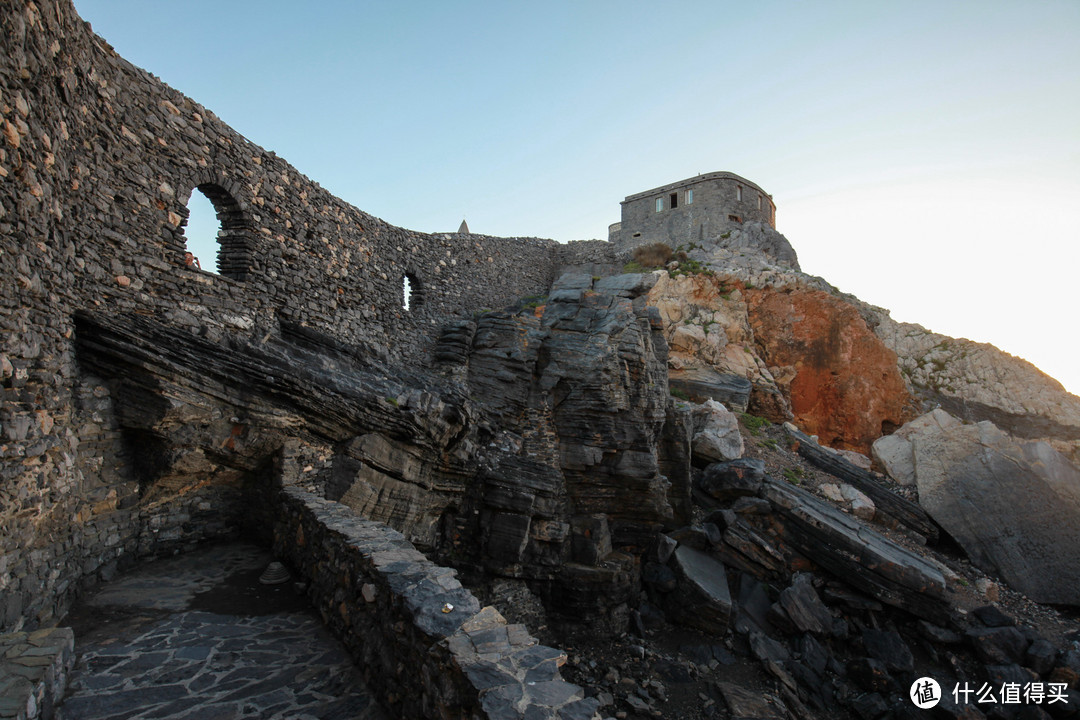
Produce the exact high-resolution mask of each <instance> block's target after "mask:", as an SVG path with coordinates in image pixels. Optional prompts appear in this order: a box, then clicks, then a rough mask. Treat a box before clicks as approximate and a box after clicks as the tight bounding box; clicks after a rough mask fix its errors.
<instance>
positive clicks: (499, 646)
mask: <svg viewBox="0 0 1080 720" xmlns="http://www.w3.org/2000/svg"><path fill="white" fill-rule="evenodd" d="M274 548H275V551H276V553H277V554H278V555H279V556H280V557H282V558H283V559H285V561H286V562H288V563H289V564H290V565H292V567H293V568H294V569H295V570H296V571H297V572H298V573H299V574H300V575H301V576H302V577H303V578H304V579H305V580H306V581H307V582H308V595H309V597H310V598H311V600H312V601H313V602H314V604H315V605H316V607H317V608H318V609H319V610H320V612H321V613H322V617H323V620H324V621H325V622H326V624H327V626H328V627H329V628H330V629H331V630H333V631H334V632H335V633H336V634H337V635H338V636H339V637H340V638H341V639H342V641H343V642H344V643H345V645H346V646H347V647H348V648H349V650H350V651H351V652H352V653H353V654H354V656H355V657H356V658H357V660H358V664H359V667H360V669H361V671H362V672H363V673H364V674H365V679H366V680H367V682H368V684H369V686H370V687H371V688H373V689H375V691H376V692H377V693H378V694H379V695H380V696H381V697H380V699H381V701H382V703H383V705H384V707H385V708H386V709H387V710H388V711H389V713H390V714H391V715H392V716H394V717H429V718H434V717H439V718H479V717H490V718H538V719H539V718H555V717H559V718H566V719H571V718H580V719H581V720H589V719H590V718H593V717H594V715H595V711H596V708H597V706H598V702H597V700H595V699H593V698H585V697H584V691H583V690H582V688H580V687H579V686H577V685H572V684H570V683H567V682H564V681H563V680H562V678H561V677H560V674H559V667H560V666H561V665H562V664H563V663H565V662H566V655H565V654H564V653H563V652H562V651H560V650H556V649H554V648H549V647H545V646H543V645H539V644H537V641H536V639H535V638H533V637H531V636H530V635H529V633H528V630H527V629H526V628H525V626H523V625H509V624H507V622H506V620H504V619H503V618H502V616H501V615H500V614H499V613H498V612H497V611H496V610H495V609H494V608H491V607H487V608H483V609H481V607H480V603H479V602H478V601H477V600H476V598H475V597H474V596H473V595H472V593H470V592H469V591H468V590H466V589H465V588H463V587H462V586H461V583H460V582H458V580H457V579H456V577H455V575H456V573H455V571H453V570H451V569H448V568H443V567H439V566H437V565H435V564H434V563H432V562H430V561H429V560H427V559H426V558H425V557H424V556H423V555H422V554H420V553H419V552H418V551H417V550H416V549H415V548H414V547H413V546H412V545H411V544H409V542H408V541H407V540H405V538H404V536H402V535H401V533H399V532H397V531H396V530H392V529H391V528H388V527H387V526H385V525H383V524H382V523H377V522H372V521H370V520H364V519H362V518H359V517H357V516H356V515H355V514H353V513H352V512H351V511H350V510H349V509H348V508H346V507H345V506H343V505H339V504H338V503H335V502H332V501H329V500H324V499H322V498H320V497H318V496H316V495H313V494H311V493H307V492H304V491H301V490H296V489H286V490H283V491H282V493H281V502H280V504H279V505H278V511H277V518H276V522H275V524H274Z"/></svg>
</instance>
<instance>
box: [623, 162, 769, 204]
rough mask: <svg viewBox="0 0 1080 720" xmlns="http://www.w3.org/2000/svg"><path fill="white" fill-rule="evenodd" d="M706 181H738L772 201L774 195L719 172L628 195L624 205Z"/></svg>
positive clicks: (737, 176)
mask: <svg viewBox="0 0 1080 720" xmlns="http://www.w3.org/2000/svg"><path fill="white" fill-rule="evenodd" d="M706 180H736V181H738V182H740V183H743V184H744V185H746V186H747V187H751V188H754V189H755V190H757V191H758V192H760V193H761V194H762V195H764V196H765V197H767V198H769V200H770V202H771V201H772V195H770V194H769V193H767V192H765V191H764V190H762V189H761V186H759V185H758V184H757V183H753V182H750V181H749V180H747V179H746V178H744V177H741V176H739V175H736V174H735V173H733V172H727V171H726V170H719V171H717V172H710V173H705V174H704V175H695V176H694V177H692V178H686V179H685V180H679V181H678V182H673V183H668V184H667V185H661V186H660V187H656V188H653V189H652V190H645V191H644V192H639V193H634V194H633V195H627V196H626V199H625V200H623V203H628V202H631V201H633V200H640V199H641V198H645V197H649V196H650V195H659V194H662V193H666V192H670V191H671V190H678V189H679V188H682V187H686V186H687V185H692V184H694V183H699V182H704V181H706Z"/></svg>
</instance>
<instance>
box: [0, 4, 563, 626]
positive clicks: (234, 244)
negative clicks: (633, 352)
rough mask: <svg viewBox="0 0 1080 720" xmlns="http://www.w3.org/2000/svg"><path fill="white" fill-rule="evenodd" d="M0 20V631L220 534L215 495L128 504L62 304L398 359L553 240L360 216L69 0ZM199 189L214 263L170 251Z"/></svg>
mask: <svg viewBox="0 0 1080 720" xmlns="http://www.w3.org/2000/svg"><path fill="white" fill-rule="evenodd" d="M0 28H2V30H0V45H2V53H0V277H2V278H3V279H4V283H3V284H2V285H0V330H2V332H0V399H2V405H0V459H2V465H0V628H2V629H14V628H19V627H23V626H28V627H33V626H36V625H39V624H42V623H48V622H50V621H52V620H55V619H56V618H57V617H59V616H60V615H61V614H62V613H63V612H64V610H65V608H66V607H67V605H68V603H69V602H70V600H71V598H72V596H73V594H74V593H75V592H76V591H77V589H78V587H79V586H80V584H82V583H83V582H84V580H85V581H93V580H94V579H95V578H96V577H98V576H99V575H100V574H102V573H104V574H106V575H107V574H108V573H110V572H112V571H113V569H114V568H115V566H116V563H117V562H122V561H123V560H124V559H125V558H128V559H130V558H132V557H135V556H146V555H153V554H155V553H159V552H171V551H173V550H175V549H176V548H177V547H181V546H183V545H184V544H186V543H187V542H189V541H194V540H198V539H202V538H205V537H213V536H216V535H219V534H227V533H228V532H231V530H230V527H231V520H232V518H233V517H234V516H235V514H236V512H237V505H236V502H235V498H234V497H232V495H231V494H229V493H224V494H223V492H224V491H222V490H220V489H219V490H214V491H213V492H211V491H209V490H207V489H206V488H199V487H186V488H178V489H176V492H174V493H173V495H172V496H169V497H158V498H150V497H146V496H145V494H144V492H143V489H140V487H139V482H138V480H139V468H137V467H133V466H132V464H131V462H130V461H129V460H128V458H127V453H126V451H125V443H130V442H131V440H130V439H125V437H123V436H121V434H120V433H119V432H118V431H117V429H116V424H115V422H114V419H113V418H112V415H111V413H112V410H111V407H112V399H111V398H110V397H109V396H108V391H107V390H105V388H104V386H103V385H102V384H101V383H100V382H98V381H96V380H95V379H94V378H93V377H91V376H89V375H87V374H86V373H85V372H84V371H82V370H81V369H80V368H79V366H78V363H77V360H76V357H75V353H74V351H73V339H74V335H75V326H74V322H73V320H72V318H73V314H74V312H75V311H77V310H79V309H94V310H97V311H101V312H107V313H137V314H144V315H151V316H156V317H158V318H160V319H162V320H165V321H167V322H169V323H171V324H175V325H179V326H186V327H188V328H190V329H191V330H193V331H195V332H198V333H200V334H203V335H209V336H214V335H215V334H218V333H221V332H223V331H225V330H229V331H234V332H235V331H239V332H242V333H245V334H247V335H249V336H251V337H264V336H265V335H266V334H267V333H269V332H271V331H272V330H273V329H275V328H276V327H278V323H279V320H285V321H288V322H291V323H294V324H297V325H306V326H309V327H312V328H315V329H317V330H319V331H321V332H324V333H327V334H329V335H332V336H334V337H336V338H337V339H338V340H340V341H342V342H344V343H347V344H369V345H372V346H375V347H378V348H383V349H385V350H384V351H385V352H388V353H389V354H391V355H396V356H398V357H409V358H412V359H413V360H414V361H416V360H422V359H423V357H424V351H425V350H426V349H427V347H428V345H429V343H430V341H431V340H430V339H431V336H432V334H433V332H434V330H436V329H437V328H438V327H439V326H440V325H441V324H442V323H443V322H444V321H445V320H446V319H447V318H448V317H449V316H452V315H461V314H465V315H468V314H471V312H473V311H474V310H476V309H479V308H499V307H502V306H504V305H506V304H509V303H511V302H513V301H514V300H515V299H517V298H519V297H521V296H526V295H538V294H543V293H546V292H547V290H548V287H549V286H550V283H551V281H552V278H553V274H554V272H555V269H556V266H557V262H558V261H557V259H556V256H557V254H558V253H557V248H558V246H557V244H556V243H554V242H552V241H550V240H538V239H532V238H495V237H488V236H482V235H471V234H461V235H459V234H424V233H418V232H413V231H410V230H406V229H403V228H399V227H395V226H392V225H389V224H388V223H385V222H383V221H382V220H379V219H378V218H375V217H372V216H371V215H368V214H367V213H364V212H363V211H361V210H359V209H357V208H355V207H353V206H352V205H350V204H348V203H346V202H344V201H342V200H340V199H339V198H336V197H334V196H333V195H331V194H330V193H329V192H327V191H326V190H324V189H323V188H321V187H319V186H318V185H317V184H316V183H314V182H312V181H311V180H309V179H308V178H306V177H304V176H303V175H302V174H300V173H299V172H298V171H297V170H296V169H295V168H294V167H292V166H291V165H289V164H288V163H287V162H285V161H284V160H282V159H281V158H279V157H277V156H276V155H275V154H274V153H272V152H268V151H266V150H264V149H263V148H261V147H259V146H257V145H254V144H253V143H251V142H249V141H248V140H246V139H245V138H243V137H242V136H240V135H239V134H238V133H236V132H235V131H234V130H232V129H231V128H230V127H228V126H227V125H225V124H224V123H223V122H221V121H220V120H219V119H218V118H217V117H215V116H214V114H213V113H212V112H210V111H208V110H206V109H205V108H203V107H202V106H201V105H199V104H198V103H196V102H194V101H193V100H191V99H189V98H187V97H185V96H184V95H182V94H181V93H179V92H177V91H175V90H173V89H172V88H169V87H168V86H166V85H165V84H163V83H162V82H160V81H159V80H158V79H157V78H155V77H154V76H152V75H150V74H149V73H147V72H145V71H143V70H141V69H139V68H136V67H134V66H133V65H131V64H130V63H128V62H127V61H125V60H124V59H123V58H121V57H119V56H118V55H117V54H116V53H115V52H114V51H113V50H112V48H110V47H109V45H108V44H107V43H106V42H105V41H104V40H102V39H101V38H99V37H97V36H95V35H94V34H93V33H92V32H91V30H90V28H89V26H88V25H87V24H86V23H84V22H83V21H82V20H81V19H80V18H79V17H78V15H77V14H76V12H75V10H74V7H73V6H72V4H71V2H70V0H37V1H36V2H30V1H28V0H0ZM362 170H363V169H362V168H361V169H359V171H362ZM196 188H198V191H200V192H204V193H205V194H206V195H207V196H208V197H209V198H210V199H211V200H212V202H213V203H214V205H215V207H216V209H217V211H218V215H219V219H220V221H221V226H222V227H221V232H220V234H219V241H220V244H221V257H220V259H221V264H220V266H221V268H222V272H221V274H220V275H218V274H214V273H210V272H203V271H200V270H196V269H193V268H189V267H187V266H186V265H185V262H184V251H185V240H184V235H183V227H184V224H185V223H186V217H187V208H186V203H187V201H188V199H189V197H190V195H191V193H192V192H195V191H196ZM203 260H208V259H207V258H203ZM206 264H207V266H210V264H211V263H209V262H207V263H206ZM406 277H408V278H409V279H410V282H411V286H412V289H413V297H412V303H411V306H410V308H409V309H408V310H405V309H404V307H403V300H404V298H403V280H404V278H406ZM225 495H229V496H228V497H226V496H225Z"/></svg>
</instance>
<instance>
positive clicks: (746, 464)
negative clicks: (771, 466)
mask: <svg viewBox="0 0 1080 720" xmlns="http://www.w3.org/2000/svg"><path fill="white" fill-rule="evenodd" d="M764 480H765V463H764V462H762V461H761V460H758V459H756V458H741V459H739V460H732V461H731V462H721V463H713V464H712V465H710V466H709V467H707V468H705V472H704V473H703V474H702V476H701V479H700V480H699V481H698V484H697V486H698V489H699V490H701V492H703V493H705V494H706V495H708V496H709V497H711V498H713V499H714V500H719V501H720V502H726V501H728V500H734V499H735V498H740V497H745V496H750V495H757V493H758V490H760V489H761V483H762V482H764Z"/></svg>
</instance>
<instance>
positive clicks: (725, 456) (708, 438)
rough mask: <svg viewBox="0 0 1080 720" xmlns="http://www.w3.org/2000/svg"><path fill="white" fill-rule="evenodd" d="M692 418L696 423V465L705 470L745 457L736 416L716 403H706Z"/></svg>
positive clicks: (694, 459)
mask: <svg viewBox="0 0 1080 720" xmlns="http://www.w3.org/2000/svg"><path fill="white" fill-rule="evenodd" d="M691 415H692V417H693V419H694V437H693V440H692V444H691V448H692V451H693V454H692V459H693V462H694V464H695V465H699V466H702V467H704V466H705V465H708V464H709V463H715V462H724V461H725V460H736V459H738V458H741V457H742V455H743V452H744V450H745V448H744V447H743V439H742V434H741V433H740V432H739V420H738V418H737V417H736V416H735V413H733V412H731V411H730V410H728V409H727V408H726V407H724V406H723V405H721V404H720V403H718V402H716V401H715V400H706V401H705V402H704V403H702V404H701V405H699V406H697V407H695V408H694V409H693V410H692V412H691Z"/></svg>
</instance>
